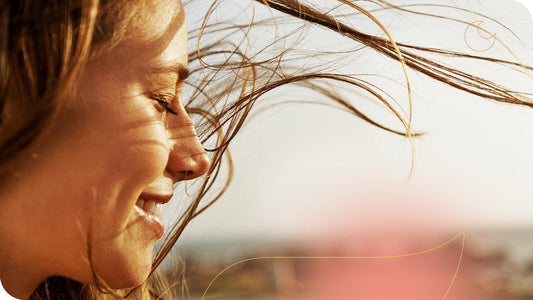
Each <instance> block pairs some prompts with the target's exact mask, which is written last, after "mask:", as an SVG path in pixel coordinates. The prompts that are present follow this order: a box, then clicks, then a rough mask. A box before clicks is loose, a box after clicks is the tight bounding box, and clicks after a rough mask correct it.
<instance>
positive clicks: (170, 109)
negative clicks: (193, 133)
mask: <svg viewBox="0 0 533 300" xmlns="http://www.w3.org/2000/svg"><path fill="white" fill-rule="evenodd" d="M154 100H155V101H157V102H158V103H159V105H161V106H162V107H163V108H164V109H165V110H166V111H168V112H169V113H171V114H173V115H177V114H178V113H177V112H176V111H175V110H174V109H173V108H172V107H170V103H168V102H166V101H164V100H160V99H154Z"/></svg>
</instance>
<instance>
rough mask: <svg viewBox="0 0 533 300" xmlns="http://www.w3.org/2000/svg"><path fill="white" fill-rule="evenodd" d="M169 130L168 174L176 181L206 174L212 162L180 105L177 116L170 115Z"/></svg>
mask: <svg viewBox="0 0 533 300" xmlns="http://www.w3.org/2000/svg"><path fill="white" fill-rule="evenodd" d="M168 118H169V119H171V120H168V121H169V122H168V123H167V124H168V129H169V131H170V138H171V141H172V146H171V149H170V154H169V160H168V164H167V168H166V170H167V172H168V173H170V174H171V176H172V177H173V178H174V180H175V181H181V180H189V179H193V178H197V177H199V176H202V175H203V174H205V173H206V172H207V171H208V170H209V168H210V166H211V161H210V160H209V157H208V156H207V153H206V151H205V150H204V148H203V146H202V144H201V143H200V140H199V139H198V135H197V134H196V130H195V129H194V125H193V124H192V121H191V119H190V118H189V115H188V114H187V112H186V111H185V109H184V108H183V106H181V105H180V107H179V108H178V110H177V115H169V116H168Z"/></svg>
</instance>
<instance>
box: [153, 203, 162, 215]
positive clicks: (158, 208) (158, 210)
mask: <svg viewBox="0 0 533 300" xmlns="http://www.w3.org/2000/svg"><path fill="white" fill-rule="evenodd" d="M162 213H163V204H161V203H157V204H156V205H155V211H154V214H155V215H156V216H158V217H160V216H161V214H162Z"/></svg>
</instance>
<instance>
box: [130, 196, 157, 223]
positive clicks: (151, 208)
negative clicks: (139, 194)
mask: <svg viewBox="0 0 533 300" xmlns="http://www.w3.org/2000/svg"><path fill="white" fill-rule="evenodd" d="M135 206H137V207H138V208H140V209H142V210H143V211H144V212H146V213H147V214H150V215H152V216H154V217H156V218H158V219H159V218H161V214H162V213H163V203H159V202H155V201H151V200H146V199H143V198H139V200H137V203H135Z"/></svg>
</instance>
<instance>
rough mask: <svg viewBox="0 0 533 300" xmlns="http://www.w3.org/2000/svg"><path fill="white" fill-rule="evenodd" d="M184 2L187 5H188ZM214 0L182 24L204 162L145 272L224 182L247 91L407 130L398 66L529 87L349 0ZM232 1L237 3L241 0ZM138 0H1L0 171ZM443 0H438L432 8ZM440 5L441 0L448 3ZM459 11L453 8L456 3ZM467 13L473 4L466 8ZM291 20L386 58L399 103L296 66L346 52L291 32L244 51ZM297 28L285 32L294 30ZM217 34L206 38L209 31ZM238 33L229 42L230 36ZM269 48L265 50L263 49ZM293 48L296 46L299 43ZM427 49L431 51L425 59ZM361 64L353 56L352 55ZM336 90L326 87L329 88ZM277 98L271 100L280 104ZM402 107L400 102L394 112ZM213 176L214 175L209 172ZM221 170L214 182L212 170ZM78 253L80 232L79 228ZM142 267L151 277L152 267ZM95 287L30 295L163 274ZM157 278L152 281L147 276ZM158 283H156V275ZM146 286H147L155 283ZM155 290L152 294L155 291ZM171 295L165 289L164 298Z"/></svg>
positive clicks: (523, 101) (48, 284)
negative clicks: (254, 15)
mask: <svg viewBox="0 0 533 300" xmlns="http://www.w3.org/2000/svg"><path fill="white" fill-rule="evenodd" d="M193 2H194V1H189V2H186V3H185V5H186V7H187V5H192V4H193ZM220 2H221V1H212V6H211V7H209V9H208V10H207V12H206V15H205V18H204V22H203V23H201V25H200V27H199V28H197V29H194V28H192V29H190V36H189V39H190V42H191V44H192V45H193V46H195V48H193V49H191V50H190V53H189V60H190V62H189V63H190V64H189V65H190V69H191V76H190V79H189V80H188V82H187V87H186V90H185V97H184V103H185V105H186V108H187V110H188V112H189V113H190V114H192V115H193V117H194V116H195V115H197V116H199V117H198V118H194V120H195V121H196V122H197V124H196V125H197V132H198V134H199V136H200V138H201V140H202V142H203V143H204V147H205V148H206V150H208V151H209V153H210V157H211V161H212V166H211V168H210V170H209V172H208V173H207V175H206V176H205V178H203V179H200V180H199V182H197V190H196V192H195V193H194V194H192V195H191V199H190V202H189V204H188V206H187V207H186V208H185V209H184V213H183V214H182V215H181V216H180V217H179V219H178V220H177V221H176V223H175V225H174V226H172V227H171V228H170V230H169V232H168V234H167V235H166V238H165V240H164V241H163V244H162V245H161V246H160V247H159V248H158V252H157V255H156V258H155V260H154V263H153V271H152V273H153V272H155V270H156V268H157V267H158V266H159V265H160V264H161V262H162V261H163V259H164V258H165V257H166V256H167V254H168V253H169V252H170V250H171V249H172V247H173V246H174V245H175V243H176V241H177V239H178V237H179V236H180V235H181V234H182V232H183V230H184V228H185V226H186V225H187V224H188V223H189V222H190V221H191V220H192V219H194V218H195V217H196V216H198V214H200V213H202V212H203V211H204V210H205V209H207V208H208V207H209V206H211V205H212V204H213V203H214V202H215V201H216V200H218V199H219V198H220V196H221V195H222V194H223V192H224V191H225V190H226V188H227V187H228V186H229V184H230V181H231V177H232V162H231V157H230V155H229V151H228V146H229V145H230V143H231V141H232V140H233V139H234V137H235V135H236V134H237V133H238V132H239V130H240V129H241V128H242V126H243V124H244V122H245V120H246V119H247V117H248V116H249V114H250V112H252V111H253V108H254V105H255V104H256V102H257V100H259V99H262V98H264V96H268V94H269V93H271V92H272V91H275V90H277V89H279V88H280V87H283V86H294V87H298V88H305V89H309V90H311V91H313V92H315V93H319V94H321V95H322V96H323V98H322V99H323V102H322V103H324V104H327V105H330V106H333V107H336V108H338V109H341V110H344V111H346V112H347V113H350V114H352V115H354V116H355V117H358V118H361V119H362V120H364V121H366V122H368V123H370V124H372V125H375V126H377V127H379V128H381V129H384V130H387V131H389V132H392V133H394V134H399V135H403V136H406V137H407V138H409V139H412V138H414V137H415V136H416V135H417V133H416V132H415V131H414V130H413V128H412V100H411V87H410V84H409V79H408V76H407V74H408V72H407V70H408V69H412V70H415V71H417V72H419V73H421V74H425V75H426V76H428V77H430V78H432V79H434V80H436V81H440V82H443V83H445V84H447V85H449V86H451V87H453V88H457V89H460V90H463V91H466V92H468V93H470V94H473V95H476V96H480V97H483V98H487V99H492V100H495V101H499V102H506V103H513V104H520V105H526V106H532V104H531V99H530V98H529V97H528V94H526V93H522V92H519V91H514V90H512V89H510V88H508V87H505V86H504V85H503V83H501V82H500V83H498V82H494V81H491V80H489V79H486V78H484V77H482V76H479V75H474V74H471V73H468V72H466V71H464V70H460V69H456V68H452V67H449V66H447V65H446V64H444V63H443V62H439V61H438V60H437V59H435V57H439V58H441V59H442V60H444V61H445V60H446V59H452V58H457V57H459V58H465V59H468V60H470V61H473V62H476V63H479V64H498V65H502V66H506V67H509V68H510V69H514V70H515V71H516V73H517V74H519V73H521V72H527V71H529V70H530V68H529V67H526V66H523V65H522V64H521V63H520V62H518V61H517V62H511V61H507V60H503V59H498V58H491V57H484V56H480V55H472V54H467V53H460V52H457V51H452V50H445V49H437V48H430V47H424V46H417V45H411V44H408V43H403V42H399V41H395V40H394V39H393V37H392V36H391V35H390V34H389V32H388V28H386V27H385V26H384V25H383V24H382V22H380V20H379V19H378V18H376V17H375V13H374V12H371V11H370V10H368V9H365V8H364V7H363V6H361V5H359V4H358V1H348V0H337V1H333V0H332V2H334V3H335V5H338V7H342V8H343V9H344V10H343V12H342V15H340V14H339V15H338V16H337V15H335V14H334V13H333V11H332V10H327V9H324V8H320V7H317V6H313V5H311V4H309V3H308V2H307V1H305V2H304V1H297V0H255V1H252V0H250V2H249V4H250V6H251V7H253V6H254V5H252V4H253V3H255V4H256V5H257V6H258V7H261V8H263V9H266V11H267V12H268V13H270V14H271V15H272V18H271V19H268V20H266V19H261V20H254V19H251V20H248V21H247V22H243V23H237V22H236V21H232V20H227V19H225V20H222V21H220V20H215V18H213V14H214V12H215V11H216V9H217V5H219V4H220ZM239 2H244V1H242V0H240V1H239ZM368 2H371V3H373V4H375V5H378V6H379V7H380V9H388V10H391V11H397V12H403V13H413V14H423V13H420V12H415V11H412V10H409V8H408V7H400V6H395V5H392V4H389V3H387V2H385V1H381V0H375V1H368ZM143 3H144V2H143V1H141V0H134V1H126V0H116V1H112V0H100V1H99V0H78V1H59V0H55V1H30V0H26V1H22V0H21V1H9V2H7V3H6V2H5V1H4V2H2V4H0V106H1V108H2V112H3V114H2V116H3V118H2V120H1V121H2V123H1V127H0V149H1V150H0V162H1V164H0V174H1V175H2V176H9V173H10V164H11V163H12V162H16V161H17V160H20V159H22V160H23V159H30V157H31V152H30V151H28V149H30V147H31V145H33V144H34V143H37V142H38V139H39V137H42V136H44V134H45V132H46V130H47V128H49V127H50V124H52V123H53V122H54V118H55V116H56V114H57V112H58V111H60V109H61V107H62V104H63V102H64V99H65V97H66V95H67V93H70V92H72V90H73V89H74V88H75V86H76V80H77V79H78V78H79V75H80V74H81V73H82V72H83V68H84V66H85V65H86V64H87V62H88V61H89V60H90V58H91V57H92V56H94V55H98V54H99V53H101V52H105V51H106V50H107V49H110V48H112V47H113V46H114V45H116V44H118V43H120V41H121V40H122V39H123V37H124V34H125V32H126V28H127V27H128V24H129V23H130V22H132V20H133V19H134V17H135V14H136V11H138V10H140V9H142V5H143ZM443 7H444V5H443ZM448 8H449V7H448ZM457 9H459V8H457ZM472 13H474V12H472ZM352 16H359V17H360V16H363V17H365V18H367V19H368V20H370V21H371V22H373V23H374V24H375V25H376V26H378V28H379V29H380V31H381V33H384V37H382V36H383V35H377V34H369V33H365V32H363V31H359V30H358V29H357V28H354V26H352V25H350V24H349V23H348V22H347V21H348V20H349V19H350V17H352ZM427 17H429V18H435V19H436V18H439V19H442V18H444V19H447V20H449V21H450V22H463V23H464V24H467V22H466V21H461V20H455V19H452V18H449V17H446V16H438V15H427ZM295 22H296V24H298V25H297V26H296V27H295V28H296V30H298V32H304V31H305V30H304V29H305V28H306V26H310V25H312V26H315V27H317V28H321V30H325V31H326V32H329V33H330V34H336V35H337V36H338V37H339V38H340V39H343V40H347V41H351V42H352V43H355V44H356V45H357V46H358V47H361V46H364V47H365V48H364V50H365V51H375V52H377V53H380V54H382V55H383V60H390V61H393V62H396V64H397V65H398V68H400V69H401V70H402V72H403V73H404V75H405V84H406V86H405V89H406V91H407V95H408V99H409V100H408V104H407V105H406V106H405V107H403V106H401V105H398V103H397V102H396V100H395V99H394V98H393V97H391V96H390V94H389V93H388V92H387V91H385V90H383V89H382V88H381V87H380V86H378V85H376V84H373V83H372V82H370V81H368V80H366V79H364V78H363V77H362V76H358V75H354V74H353V73H347V72H341V71H338V70H337V69H335V68H333V67H332V66H331V65H329V64H328V63H318V62H317V60H314V61H313V60H311V64H310V65H307V64H305V65H304V63H303V62H304V58H305V57H306V56H310V57H318V58H319V57H329V58H331V57H339V58H342V57H345V56H346V57H348V56H350V55H352V57H353V59H354V60H356V59H357V56H356V55H354V53H353V52H344V51H336V49H330V50H328V51H327V52H325V51H319V52H313V51H311V49H309V50H308V51H307V52H305V53H303V54H302V52H297V51H295V49H296V46H297V44H298V41H297V40H296V41H294V40H290V39H287V38H288V36H289V34H279V35H274V37H273V38H272V40H268V41H266V44H267V45H270V46H276V45H278V46H279V48H276V49H277V52H276V51H272V47H265V48H264V49H263V50H259V51H256V52H251V50H250V49H251V48H250V47H249V46H250V45H249V44H248V43H247V41H249V40H252V36H251V28H258V27H261V26H269V28H271V30H273V31H275V30H276V26H280V27H281V26H284V24H289V23H291V24H295ZM298 32H296V33H294V32H292V34H296V35H298ZM210 34H216V38H208V36H209V35H210ZM235 35H238V36H241V37H242V39H235V38H234V36H235ZM267 50H268V51H267ZM300 50H301V49H300ZM430 57H431V58H430ZM360 63H361V64H364V63H365V62H364V61H361V62H360ZM332 87H335V88H332ZM337 88H338V90H341V89H342V90H346V89H348V90H351V91H353V92H354V93H358V92H359V93H362V94H363V95H365V96H366V97H371V98H373V99H376V100H378V102H379V103H380V104H382V105H383V106H384V107H386V108H387V109H388V110H390V111H391V112H392V114H393V116H394V117H395V118H396V119H397V120H398V121H399V125H400V126H399V128H391V126H386V125H382V124H381V123H380V122H378V121H376V120H374V119H373V118H372V117H370V116H367V115H366V114H365V113H363V112H362V111H361V110H360V109H358V108H357V107H356V105H354V104H353V103H352V102H351V101H350V99H348V98H347V97H346V96H345V94H343V93H340V92H338V90H337ZM282 102H283V101H278V103H282ZM405 108H406V109H405ZM219 175H220V176H219ZM219 177H221V178H222V179H223V182H222V183H216V182H218V181H217V179H220V178H219ZM88 246H89V253H88V256H89V259H90V258H91V255H90V249H91V247H90V235H89V237H88ZM152 275H153V274H152ZM94 278H95V282H96V285H95V286H92V285H87V284H82V283H78V282H76V281H73V280H70V279H67V278H62V277H53V278H49V279H48V280H47V281H45V282H43V283H42V284H41V285H40V286H39V287H38V289H37V290H36V291H35V292H34V294H33V295H32V296H31V298H30V299H101V298H102V297H103V295H104V294H106V295H107V296H109V297H112V298H121V297H129V296H134V295H135V296H136V297H137V299H139V298H142V299H151V298H154V299H155V298H158V293H161V292H163V293H165V292H167V290H170V287H169V286H170V285H171V284H172V283H169V284H168V285H167V284H162V286H160V287H158V288H154V286H156V285H157V284H155V285H154V284H151V285H149V284H143V285H142V286H140V287H137V288H134V289H130V290H121V291H113V290H112V289H109V288H108V287H107V285H106V284H105V281H103V280H101V279H100V278H99V276H98V274H94ZM158 282H159V283H163V281H158ZM160 285H161V284H160ZM156 290H157V291H156ZM165 297H166V296H163V298H165ZM170 298H172V297H170Z"/></svg>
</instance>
